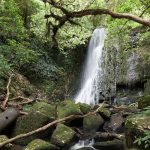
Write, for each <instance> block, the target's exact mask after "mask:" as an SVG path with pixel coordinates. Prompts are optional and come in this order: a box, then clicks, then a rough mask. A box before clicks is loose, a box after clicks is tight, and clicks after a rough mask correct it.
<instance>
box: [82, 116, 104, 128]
mask: <svg viewBox="0 0 150 150" xmlns="http://www.w3.org/2000/svg"><path fill="white" fill-rule="evenodd" d="M103 123H104V120H103V118H102V117H101V116H100V115H99V114H94V115H89V116H86V117H84V119H83V128H84V129H85V130H87V131H97V130H98V129H99V128H100V126H101V125H102V124H103Z"/></svg>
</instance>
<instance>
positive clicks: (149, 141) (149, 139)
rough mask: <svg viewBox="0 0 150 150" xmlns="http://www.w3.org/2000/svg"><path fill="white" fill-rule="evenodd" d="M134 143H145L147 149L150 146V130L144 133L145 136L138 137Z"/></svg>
mask: <svg viewBox="0 0 150 150" xmlns="http://www.w3.org/2000/svg"><path fill="white" fill-rule="evenodd" d="M134 144H138V145H139V146H140V145H142V144H144V147H145V149H146V148H148V147H149V146H150V131H147V132H145V133H144V136H143V137H141V136H140V137H136V140H135V141H134Z"/></svg>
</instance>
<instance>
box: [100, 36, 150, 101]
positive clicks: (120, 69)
mask: <svg viewBox="0 0 150 150" xmlns="http://www.w3.org/2000/svg"><path fill="white" fill-rule="evenodd" d="M110 37H111V36H110V35H109V34H108V36H107V39H106V42H105V50H104V53H103V81H102V86H103V87H102V89H103V90H102V93H103V95H104V96H105V97H107V98H110V97H117V98H123V97H124V98H125V97H126V96H127V95H128V99H130V100H131V99H134V98H135V97H139V96H142V95H148V94H150V88H149V85H150V70H149V69H148V68H150V45H149V43H144V44H139V43H138V42H139V41H137V43H136V45H133V43H127V42H126V43H127V44H123V42H125V41H123V39H121V40H120V39H118V38H114V39H112V38H110ZM143 41H144V40H143Z"/></svg>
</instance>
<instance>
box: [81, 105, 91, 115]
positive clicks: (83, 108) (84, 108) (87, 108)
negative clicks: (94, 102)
mask: <svg viewBox="0 0 150 150" xmlns="http://www.w3.org/2000/svg"><path fill="white" fill-rule="evenodd" d="M78 105H79V107H80V110H81V112H82V113H83V114H86V113H88V112H89V111H90V110H91V106H90V105H88V104H83V103H78Z"/></svg>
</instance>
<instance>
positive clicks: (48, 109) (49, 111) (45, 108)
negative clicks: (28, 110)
mask: <svg viewBox="0 0 150 150" xmlns="http://www.w3.org/2000/svg"><path fill="white" fill-rule="evenodd" d="M32 110H34V111H39V112H41V113H43V114H44V115H46V116H47V117H49V118H50V119H51V120H54V119H55V118H56V106H55V105H51V104H48V103H46V102H37V103H35V104H34V105H33V107H32Z"/></svg>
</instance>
